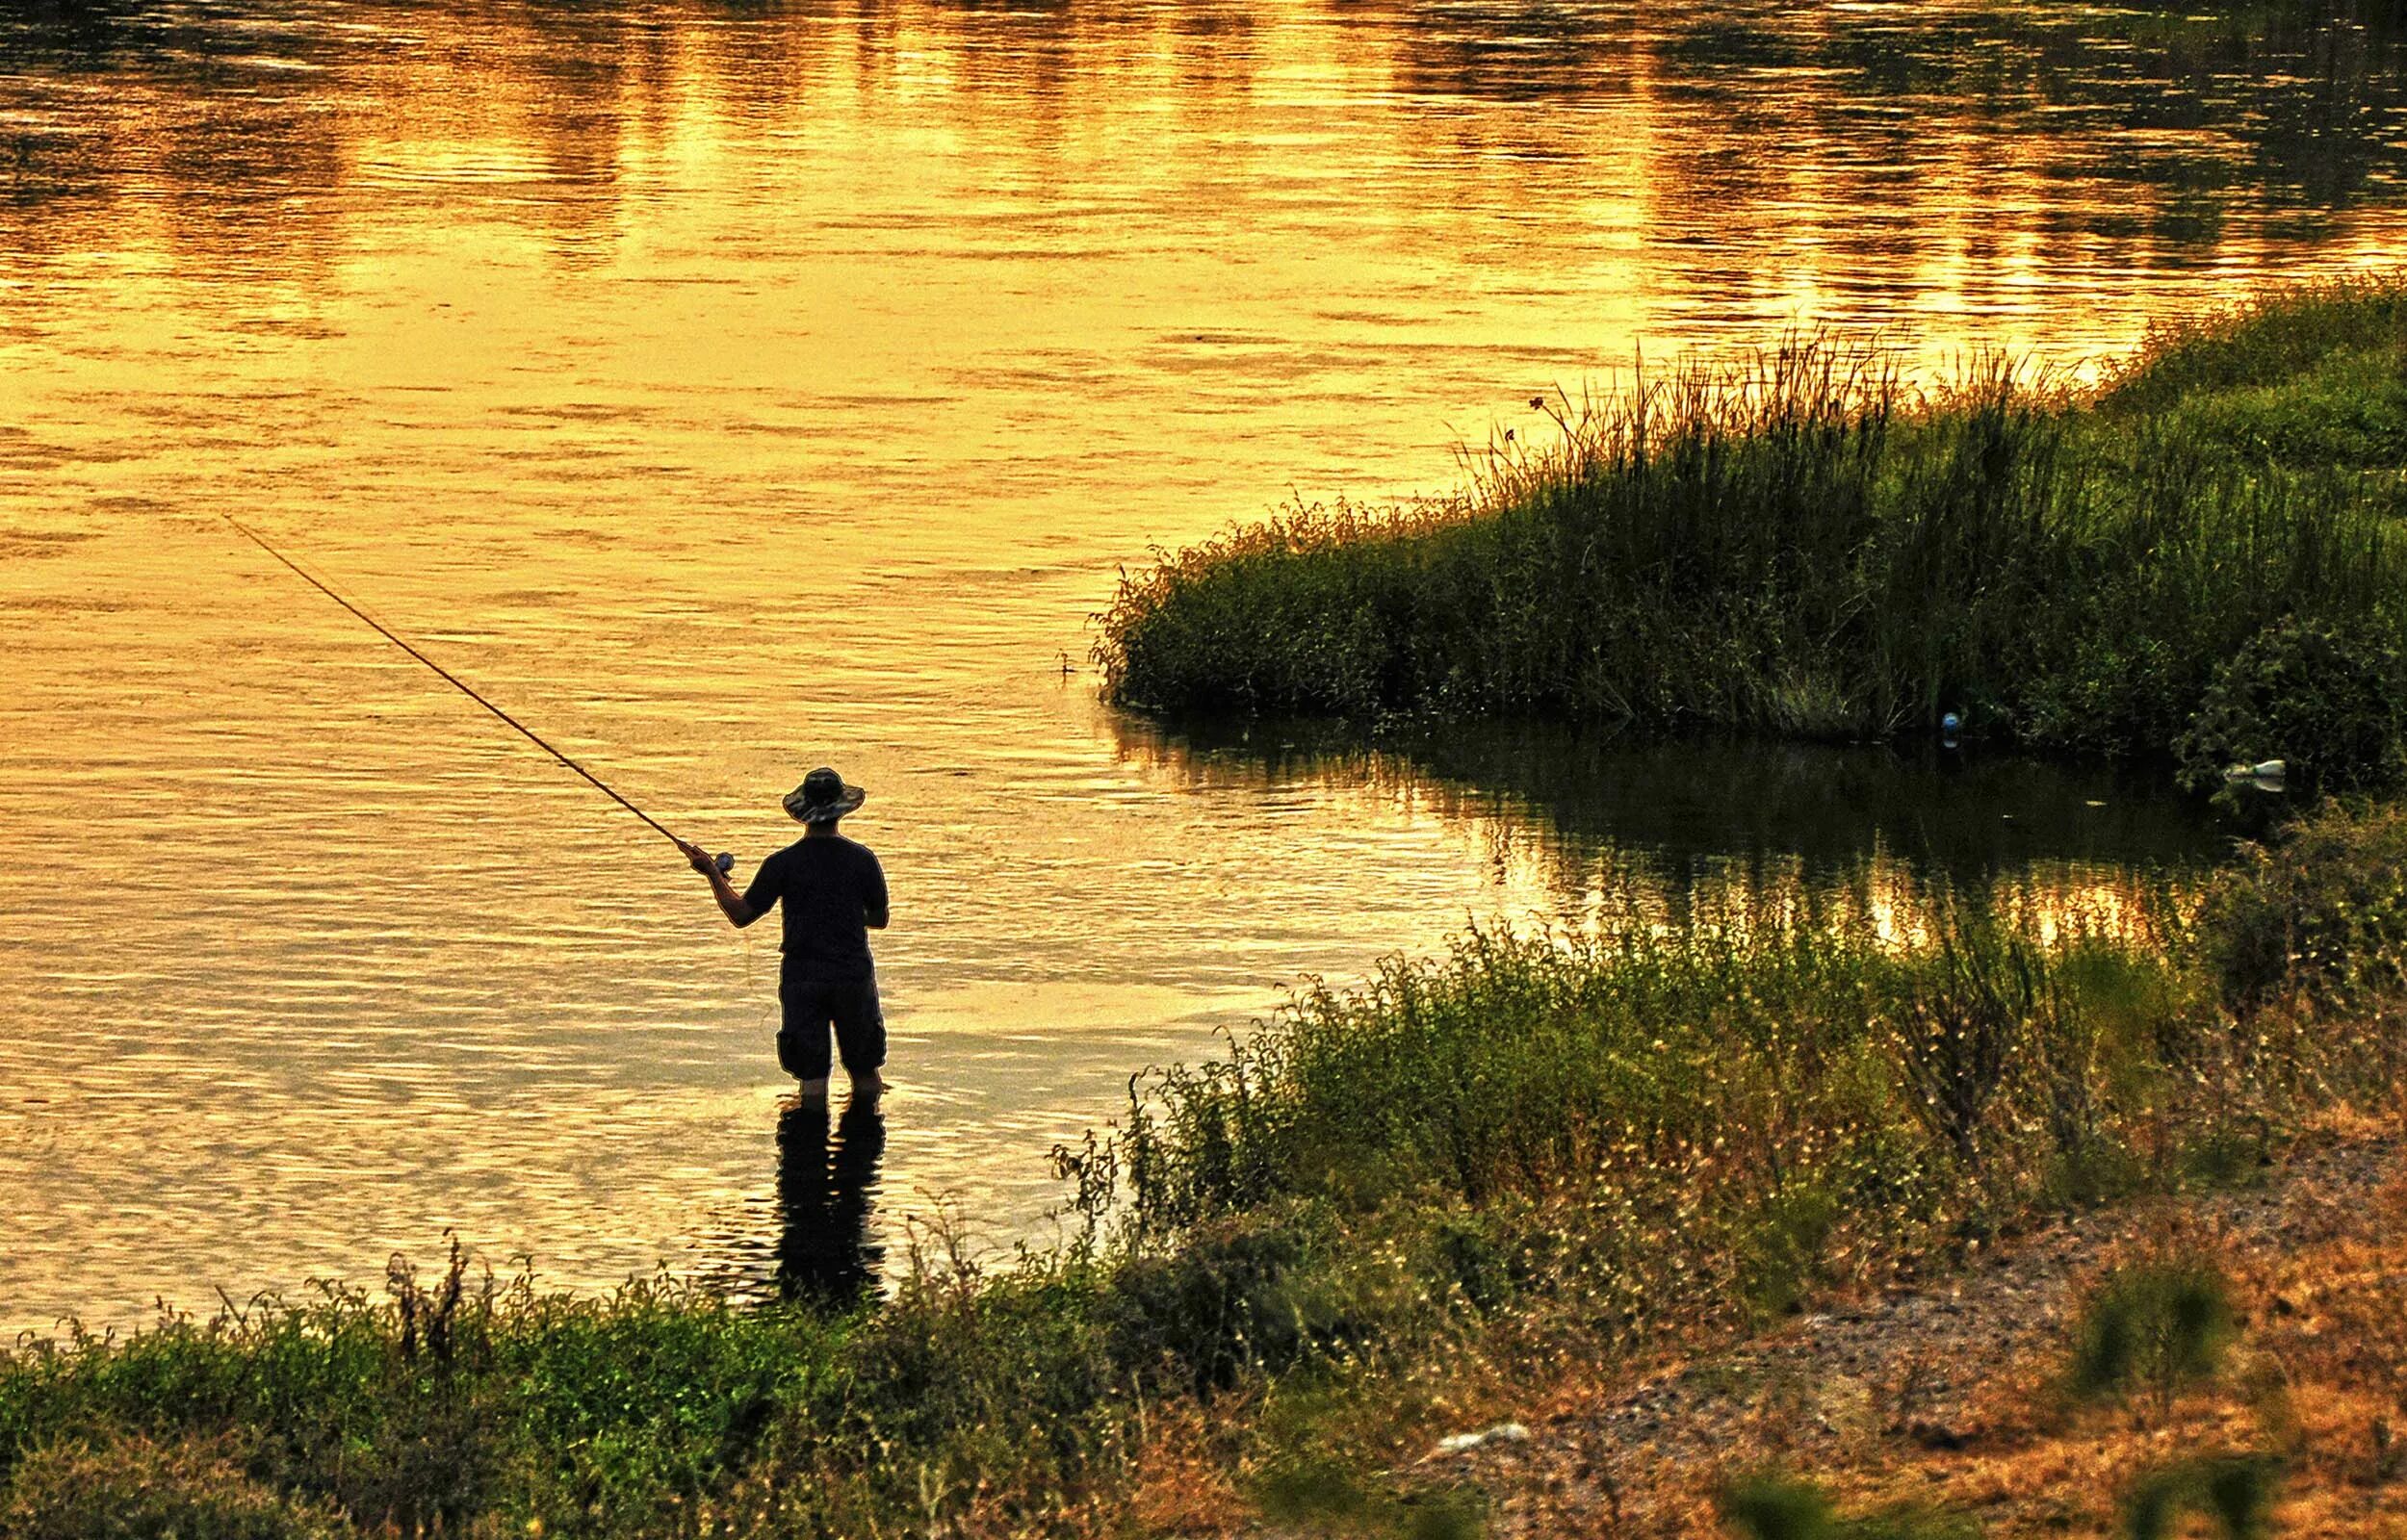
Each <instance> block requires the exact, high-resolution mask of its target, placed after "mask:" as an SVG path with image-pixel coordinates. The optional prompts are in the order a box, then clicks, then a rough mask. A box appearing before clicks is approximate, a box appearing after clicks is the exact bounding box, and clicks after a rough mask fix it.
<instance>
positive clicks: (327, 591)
mask: <svg viewBox="0 0 2407 1540" xmlns="http://www.w3.org/2000/svg"><path fill="white" fill-rule="evenodd" d="M218 517H219V518H220V519H223V520H224V521H225V522H226V523H227V524H230V525H232V526H234V529H235V532H236V533H238V534H240V535H241V536H242V537H243V538H244V539H246V540H247V541H249V542H250V543H251V544H252V545H254V546H257V547H258V548H259V549H260V550H262V551H264V552H267V553H268V554H269V555H271V556H273V557H274V558H275V559H276V560H277V561H278V562H280V563H282V564H283V565H284V566H285V567H286V568H288V569H290V570H291V572H292V574H293V576H295V577H296V578H299V579H300V580H301V581H302V582H305V583H307V584H308V585H309V586H310V587H312V588H315V589H316V590H318V592H320V593H322V594H324V595H325V596H326V597H327V598H328V599H331V600H333V601H334V602H335V603H338V604H340V605H342V606H343V607H344V608H345V609H348V610H349V611H350V612H351V613H352V614H353V615H355V616H357V617H358V618H359V619H360V620H361V621H362V622H364V623H365V624H367V625H368V626H370V627H372V628H374V629H375V633H376V634H377V635H378V636H381V637H383V638H384V639H385V640H386V641H388V642H391V643H392V644H393V645H394V646H396V647H398V648H400V649H401V651H402V652H404V653H407V654H408V655H410V656H412V657H414V658H416V659H417V660H418V661H419V662H421V663H424V664H426V665H427V667H428V668H430V669H432V670H434V672H435V674H436V676H437V677H438V678H440V679H441V680H443V682H444V683H446V684H449V685H450V686H451V687H452V688H453V689H455V690H457V691H459V693H460V694H462V695H465V696H467V697H468V698H469V699H470V700H472V701H474V702H476V703H477V704H478V705H479V706H483V707H484V708H485V709H486V710H488V711H490V712H492V713H493V714H494V715H495V716H497V717H499V718H501V719H502V721H504V722H505V723H506V724H508V726H509V727H510V728H511V729H512V730H514V731H515V732H518V734H519V735H520V736H522V737H524V738H525V739H526V740H527V741H528V742H530V743H531V744H533V745H534V746H535V747H536V748H538V749H541V750H542V751H543V752H544V753H546V754H548V755H550V756H551V757H553V758H555V759H557V760H558V761H559V762H560V763H562V764H564V765H566V766H568V768H570V769H571V770H574V771H576V772H577V773H578V774H579V775H581V776H582V777H584V778H585V779H586V780H587V781H590V782H591V783H593V785H594V789H596V790H598V791H600V792H601V793H602V794H603V795H604V796H606V797H608V798H609V799H610V800H611V801H612V802H615V803H617V804H618V805H619V806H620V807H622V808H624V809H627V810H628V811H629V812H632V813H634V815H635V816H636V817H638V818H640V819H642V820H643V821H644V822H645V823H647V824H650V825H651V826H652V827H653V829H655V830H656V831H658V832H659V834H660V837H661V838H663V839H665V840H667V841H668V842H669V843H670V844H672V845H675V846H676V847H677V848H678V849H679V850H684V849H685V848H686V842H685V841H684V840H682V839H680V838H678V837H677V836H676V835H675V834H670V833H669V832H668V830H667V829H665V828H663V827H662V826H661V824H660V820H659V819H658V818H655V817H653V816H652V815H651V814H650V813H648V812H646V811H644V810H643V809H641V808H638V807H636V806H635V805H634V803H632V802H629V801H628V800H627V799H626V798H625V797H622V796H620V795H619V794H618V792H617V791H616V790H615V789H614V788H612V786H611V785H610V783H608V782H607V781H604V780H603V779H602V778H601V777H600V776H597V775H595V774H594V773H593V772H592V771H590V770H588V769H586V768H585V767H584V766H583V765H581V764H579V763H578V762H577V761H576V760H575V759H572V758H570V757H568V756H567V755H565V754H562V753H561V752H560V751H559V750H557V749H556V748H554V747H552V745H551V744H550V743H548V742H546V741H545V740H544V737H543V735H542V734H541V733H539V732H536V731H535V730H534V729H532V728H531V727H529V726H528V725H527V724H526V723H524V722H521V721H519V720H518V718H516V717H514V716H512V715H510V714H509V713H508V712H507V711H505V710H503V709H502V708H501V707H500V706H495V705H494V704H493V703H492V702H491V701H488V700H486V699H485V698H484V697H483V696H482V695H480V694H479V693H478V691H477V687H476V686H475V685H473V684H471V683H469V682H468V681H467V680H463V679H461V678H460V677H459V676H458V675H456V674H454V673H453V672H452V671H451V670H450V669H448V668H445V667H444V666H443V665H442V664H440V663H438V662H436V661H435V660H434V659H433V658H431V657H428V656H427V655H426V654H424V653H422V652H420V651H418V649H417V648H415V647H412V646H411V645H410V644H409V643H408V642H406V641H404V640H403V639H402V638H401V637H400V636H399V635H396V634H395V633H394V632H393V630H392V629H390V628H388V627H387V626H386V625H385V624H384V623H383V622H382V621H380V620H378V619H376V618H375V616H374V615H371V614H369V613H368V612H367V611H366V610H364V609H362V608H360V607H359V606H358V605H357V604H354V603H351V602H350V601H349V600H348V599H345V598H344V597H343V596H342V595H341V594H338V593H336V592H335V591H334V590H333V589H332V588H330V587H328V586H327V585H326V584H325V583H324V582H322V581H320V580H319V579H318V578H316V577H315V576H313V575H312V574H311V573H310V572H308V571H307V570H306V569H305V568H303V567H302V566H301V565H300V563H298V562H297V561H295V560H294V559H293V558H292V557H290V556H288V555H286V554H285V553H284V552H281V551H278V550H276V548H275V547H273V546H272V545H270V544H268V542H267V540H266V539H265V538H264V537H262V536H261V535H260V533H259V532H258V531H257V530H255V529H253V528H251V527H250V526H248V525H246V524H245V523H243V521H241V520H240V519H237V518H235V517H234V515H232V514H230V513H225V512H222V511H221V512H220V513H219V515H218ZM718 868H719V870H720V871H722V872H732V871H734V870H735V869H736V858H735V857H734V856H732V855H729V854H728V853H727V852H725V851H721V852H720V853H719V857H718Z"/></svg>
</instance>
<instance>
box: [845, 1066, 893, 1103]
mask: <svg viewBox="0 0 2407 1540" xmlns="http://www.w3.org/2000/svg"><path fill="white" fill-rule="evenodd" d="M852 1093H853V1094H854V1095H856V1096H867V1097H877V1096H882V1095H884V1094H885V1093H886V1077H885V1076H883V1075H881V1074H879V1073H878V1072H877V1071H876V1070H874V1069H864V1070H862V1071H861V1072H859V1073H858V1074H856V1075H854V1076H853V1077H852Z"/></svg>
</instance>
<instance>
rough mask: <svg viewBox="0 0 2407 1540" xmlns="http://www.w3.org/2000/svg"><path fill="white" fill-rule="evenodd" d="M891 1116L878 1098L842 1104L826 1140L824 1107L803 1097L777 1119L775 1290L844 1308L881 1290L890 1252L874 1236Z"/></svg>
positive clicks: (785, 1295)
mask: <svg viewBox="0 0 2407 1540" xmlns="http://www.w3.org/2000/svg"><path fill="white" fill-rule="evenodd" d="M885 1153H886V1115H885V1114H884V1113H882V1112H880V1111H879V1110H878V1103H877V1098H876V1097H874V1096H855V1097H853V1098H852V1099H851V1100H850V1101H848V1102H847V1103H845V1105H844V1115H843V1117H841V1118H839V1119H838V1120H837V1122H836V1133H835V1138H834V1139H832V1140H831V1139H830V1138H829V1137H828V1115H827V1103H826V1102H824V1101H821V1100H818V1099H816V1098H813V1097H805V1098H803V1099H802V1100H800V1101H798V1102H796V1103H794V1104H793V1105H791V1106H789V1107H787V1108H786V1109H785V1110H784V1111H783V1112H781V1113H780V1114H779V1115H778V1119H777V1206H778V1211H779V1214H780V1217H781V1219H782V1227H781V1232H780V1234H779V1236H778V1242H777V1293H778V1296H779V1297H780V1298H783V1299H785V1300H787V1301H789V1303H794V1304H808V1305H816V1306H819V1307H821V1308H824V1309H828V1310H845V1309H849V1308H850V1307H851V1306H853V1305H856V1304H858V1303H860V1302H861V1301H862V1300H863V1299H864V1298H867V1296H869V1295H870V1294H871V1293H872V1292H874V1291H875V1289H876V1288H877V1279H878V1272H879V1270H880V1267H881V1266H882V1265H883V1263H884V1262H885V1260H886V1248H885V1247H884V1246H883V1245H878V1244H876V1243H875V1242H874V1241H872V1240H871V1238H870V1229H869V1211H870V1210H871V1209H872V1208H873V1207H874V1206H875V1204H874V1202H873V1200H874V1199H875V1197H876V1195H877V1180H878V1170H877V1168H878V1161H879V1159H880V1158H881V1157H883V1156H884V1155H885Z"/></svg>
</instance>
